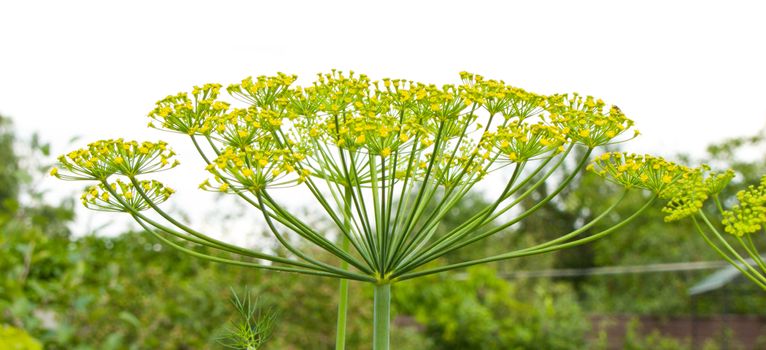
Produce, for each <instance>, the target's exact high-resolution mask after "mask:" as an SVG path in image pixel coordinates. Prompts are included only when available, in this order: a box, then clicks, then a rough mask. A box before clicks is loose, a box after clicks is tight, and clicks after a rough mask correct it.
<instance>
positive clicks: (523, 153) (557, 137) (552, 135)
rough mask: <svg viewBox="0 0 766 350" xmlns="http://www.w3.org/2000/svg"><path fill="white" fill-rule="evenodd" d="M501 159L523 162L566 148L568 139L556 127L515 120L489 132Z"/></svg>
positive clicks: (488, 136)
mask: <svg viewBox="0 0 766 350" xmlns="http://www.w3.org/2000/svg"><path fill="white" fill-rule="evenodd" d="M486 137H487V139H488V140H492V141H491V142H492V143H493V145H494V147H495V148H496V149H497V152H498V154H499V155H500V157H501V159H505V160H507V161H509V162H522V161H526V160H529V159H532V158H535V157H539V156H542V155H545V154H548V153H558V152H562V151H563V150H564V146H563V145H564V143H566V139H565V138H564V136H563V135H562V134H561V132H560V130H559V129H557V128H556V127H553V126H550V125H545V124H543V123H537V124H532V125H529V124H527V123H522V122H520V121H514V122H511V123H509V124H508V125H506V126H501V127H499V128H498V129H497V131H496V132H495V133H488V134H487V136H486Z"/></svg>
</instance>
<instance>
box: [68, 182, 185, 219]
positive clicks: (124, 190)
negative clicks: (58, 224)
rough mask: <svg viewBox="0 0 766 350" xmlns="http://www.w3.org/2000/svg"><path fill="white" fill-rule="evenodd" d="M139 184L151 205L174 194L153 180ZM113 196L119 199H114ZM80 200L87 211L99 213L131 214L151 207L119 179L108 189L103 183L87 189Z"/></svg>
mask: <svg viewBox="0 0 766 350" xmlns="http://www.w3.org/2000/svg"><path fill="white" fill-rule="evenodd" d="M139 184H140V186H141V187H140V190H141V191H142V192H143V193H144V194H145V195H146V197H147V198H148V199H149V200H150V201H151V203H153V204H160V203H162V202H164V201H166V200H168V198H170V195H172V194H173V193H174V192H175V191H173V189H171V188H169V187H165V186H164V185H163V184H162V183H160V182H159V181H155V180H144V181H140V182H139ZM115 195H116V196H117V197H119V198H115ZM81 200H82V204H83V205H84V206H85V207H87V208H88V209H93V210H100V211H113V212H131V211H141V210H146V209H149V208H150V207H151V205H150V204H149V202H147V201H146V200H144V197H143V196H141V194H140V193H139V192H138V189H136V188H135V187H134V186H133V184H132V183H126V182H123V181H122V180H120V179H117V180H116V181H115V182H112V183H110V184H109V189H107V188H106V187H105V185H104V184H103V183H102V184H99V185H96V186H91V187H89V188H88V189H87V190H86V191H85V193H83V195H82V197H81Z"/></svg>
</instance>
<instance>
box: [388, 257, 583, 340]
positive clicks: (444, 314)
mask: <svg viewBox="0 0 766 350" xmlns="http://www.w3.org/2000/svg"><path fill="white" fill-rule="evenodd" d="M394 288H395V292H394V293H393V296H394V305H395V309H396V310H397V311H398V312H399V313H403V314H408V315H413V316H414V317H415V319H416V320H417V321H418V322H420V323H422V324H423V325H425V327H426V332H427V334H428V335H429V336H430V337H431V338H432V339H433V340H434V345H435V346H434V347H433V349H477V350H484V349H532V348H544V349H578V348H582V346H583V345H584V335H585V332H586V331H587V322H586V321H585V319H584V315H583V313H582V310H581V309H580V308H579V307H578V306H577V303H576V300H575V296H574V295H573V294H572V292H571V290H570V289H569V288H567V287H566V286H565V285H563V284H551V283H544V282H543V283H530V284H525V283H511V282H508V281H505V280H503V279H500V278H498V277H497V275H496V274H495V271H494V270H492V269H490V268H487V267H479V268H471V269H469V270H468V271H467V275H466V276H465V279H459V280H455V276H449V275H448V276H429V277H425V278H422V279H418V280H414V281H408V282H406V283H402V284H398V285H395V286H394Z"/></svg>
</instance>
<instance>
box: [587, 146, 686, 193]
mask: <svg viewBox="0 0 766 350" xmlns="http://www.w3.org/2000/svg"><path fill="white" fill-rule="evenodd" d="M588 170H591V171H593V172H594V173H596V174H597V175H599V176H601V177H604V178H606V179H607V180H609V181H612V182H615V183H617V184H620V185H622V186H624V187H626V188H641V189H646V190H649V191H652V192H654V193H656V194H659V195H664V194H665V193H666V191H667V190H668V189H669V188H671V187H672V186H673V185H675V184H676V183H677V182H678V181H680V180H682V179H684V178H685V177H688V176H689V174H690V173H691V172H692V169H690V168H687V167H685V166H682V165H678V164H675V163H672V162H669V161H667V160H665V159H663V158H660V157H654V156H651V155H638V154H629V153H619V152H610V153H604V154H602V155H601V156H599V157H597V158H596V159H595V160H594V161H593V162H592V163H591V164H590V165H588Z"/></svg>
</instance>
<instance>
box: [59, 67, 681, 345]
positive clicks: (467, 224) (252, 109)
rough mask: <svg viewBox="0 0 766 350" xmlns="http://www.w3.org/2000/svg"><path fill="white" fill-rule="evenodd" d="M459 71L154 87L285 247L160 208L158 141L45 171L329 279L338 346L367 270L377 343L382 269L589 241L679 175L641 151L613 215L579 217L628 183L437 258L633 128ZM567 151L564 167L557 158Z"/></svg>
mask: <svg viewBox="0 0 766 350" xmlns="http://www.w3.org/2000/svg"><path fill="white" fill-rule="evenodd" d="M460 77H461V80H462V82H461V83H459V84H455V85H444V86H435V85H432V84H424V83H419V82H414V81H409V80H403V79H382V80H380V81H372V80H371V79H370V78H369V77H368V76H366V75H358V74H354V73H353V72H350V73H349V74H344V73H342V72H340V71H335V70H333V71H332V72H330V73H326V74H319V75H318V76H317V79H316V81H315V82H314V83H313V84H311V85H308V86H303V87H301V86H294V82H295V80H296V77H295V76H291V75H286V74H281V73H280V74H278V75H276V76H260V77H257V78H246V79H244V80H242V81H241V82H240V83H238V84H233V85H231V86H229V87H227V88H226V89H225V90H226V92H227V93H228V95H229V96H230V97H232V98H233V99H229V101H231V102H232V103H230V102H227V101H224V100H223V99H222V98H221V96H220V95H221V89H222V86H221V85H219V84H206V85H204V86H200V87H194V89H193V90H192V91H191V93H179V94H176V95H171V96H168V97H166V98H164V99H162V100H160V101H159V102H157V105H156V108H155V109H154V110H152V111H151V112H150V113H149V117H150V118H151V123H150V124H149V126H150V127H152V128H156V129H160V130H165V131H171V132H175V133H181V134H184V135H187V136H188V138H189V141H190V142H191V143H192V144H193V145H194V147H195V148H196V150H197V151H198V152H199V155H200V157H201V158H202V159H203V160H204V161H205V163H206V164H207V166H206V170H207V171H208V172H209V173H210V178H209V179H208V180H205V181H204V182H203V183H202V184H201V185H200V188H201V189H203V190H207V191H213V192H221V193H226V194H230V195H233V196H237V197H239V198H240V199H241V200H243V201H245V202H246V203H248V204H250V205H251V206H252V207H253V208H254V210H255V211H258V212H259V213H260V214H261V215H262V217H263V218H264V220H265V222H266V225H267V226H268V228H269V230H270V231H271V233H272V234H273V236H274V238H275V239H276V240H278V241H279V243H280V244H281V245H282V246H283V247H284V248H285V249H286V251H287V252H289V254H288V255H286V256H278V255H274V254H270V253H267V252H262V251H258V250H254V249H249V248H247V247H240V246H236V245H233V244H230V243H227V242H223V241H220V240H217V239H215V238H213V237H211V236H210V235H208V234H205V233H203V232H200V231H198V230H196V229H194V228H192V227H190V226H189V225H187V224H184V223H182V222H180V221H179V220H177V219H175V218H174V217H172V216H171V215H169V214H167V213H166V212H165V211H164V210H163V209H162V208H161V207H160V204H161V203H162V202H164V201H166V200H168V198H169V197H170V196H171V195H172V194H173V190H172V189H170V188H168V187H166V186H165V185H164V184H162V183H160V182H158V181H156V180H152V179H145V178H144V177H146V175H148V174H151V173H154V172H158V171H165V170H169V169H171V168H173V167H175V166H176V165H177V164H178V163H177V161H176V160H175V159H174V158H175V157H174V156H175V154H174V153H173V151H172V150H170V149H169V147H168V146H167V144H166V143H164V142H137V141H125V140H122V139H116V140H102V141H97V142H94V143H91V144H89V145H88V146H87V147H86V148H84V149H80V150H76V151H73V152H70V153H68V154H66V155H63V156H61V157H60V158H59V163H60V165H59V167H57V168H54V169H52V171H51V173H52V175H54V176H57V177H59V178H61V179H64V180H82V181H89V182H93V183H94V185H93V186H91V187H89V188H88V189H86V191H85V193H84V194H83V196H82V202H83V204H84V205H85V206H86V207H88V208H91V209H96V210H104V211H113V212H123V213H126V214H127V215H130V216H132V218H133V219H134V220H135V221H136V222H137V223H138V224H139V225H141V226H142V227H143V228H144V229H145V230H146V231H147V232H148V233H149V234H151V235H154V236H155V237H156V238H157V239H159V240H160V241H162V242H163V243H165V244H167V245H169V246H171V247H173V248H175V249H179V250H182V251H184V252H186V253H188V254H190V255H193V256H196V257H198V258H202V259H207V260H211V261H215V262H220V263H225V264H232V265H237V266H242V267H250V268H258V269H264V270H273V271H282V272H291V273H298V274H311V275H318V276H325V277H330V278H337V279H339V280H340V281H341V282H340V296H341V298H340V305H339V312H338V334H337V345H336V348H337V349H343V348H344V336H345V322H346V317H347V315H346V304H347V301H348V289H347V288H348V285H347V283H348V281H350V280H351V281H360V282H365V283H370V284H372V285H373V286H374V300H373V308H374V324H373V327H374V328H373V330H374V332H373V334H374V335H373V338H374V339H373V348H374V349H375V350H384V349H388V348H389V324H390V298H391V285H392V284H394V283H396V282H399V281H403V280H407V279H412V278H417V277H420V276H425V275H430V274H435V273H439V272H443V271H449V270H453V269H458V268H462V267H467V266H471V265H476V264H482V263H488V262H493V261H500V260H505V259H512V258H517V257H523V256H530V255H535V254H541V253H545V252H551V251H555V250H559V249H563V248H567V247H572V246H576V245H580V244H585V243H587V242H590V241H593V240H595V239H598V238H601V237H603V236H606V235H608V234H610V233H612V232H615V231H617V230H618V229H619V228H621V227H623V226H625V225H626V224H627V223H628V222H630V221H631V220H633V219H634V218H636V217H637V216H639V215H641V213H642V212H643V211H645V210H646V209H647V208H649V207H650V206H651V204H652V203H653V202H654V201H655V200H656V198H657V197H658V196H663V194H664V193H666V189H669V188H674V186H676V185H677V183H679V182H682V181H681V180H682V178H683V176H681V175H678V174H677V173H676V172H675V171H676V170H677V168H676V166H675V165H674V164H672V163H668V162H664V161H661V160H655V159H654V158H645V159H640V160H637V161H638V162H639V163H641V164H642V165H644V164H650V165H651V166H650V167H648V168H647V167H645V168H646V169H647V170H646V172H645V173H641V174H640V175H636V176H638V177H637V179H634V180H635V181H638V182H636V183H641V184H646V185H641V186H638V185H633V182H629V183H630V184H631V186H626V187H627V188H626V189H625V191H627V190H629V189H630V188H635V187H639V188H646V189H648V190H650V191H652V192H653V195H651V196H647V197H646V204H644V205H643V206H642V207H641V208H640V209H638V210H637V211H636V212H633V213H628V214H625V215H623V219H622V221H619V222H617V223H615V224H614V225H612V226H610V227H609V228H607V229H605V230H602V231H599V232H590V229H591V228H593V227H594V225H595V224H596V223H597V222H599V221H600V220H602V219H604V218H605V217H607V216H609V215H612V214H614V213H613V211H615V209H616V208H617V207H618V206H619V203H620V201H621V200H622V198H624V194H623V195H622V196H621V197H619V199H618V200H616V201H615V202H614V203H612V204H611V205H610V206H609V207H608V208H607V209H606V210H605V211H604V212H602V213H599V214H598V215H595V216H594V218H593V220H591V221H590V222H586V223H584V224H583V225H582V226H580V227H579V228H578V229H576V230H574V231H572V232H562V233H561V234H560V235H559V236H558V238H555V239H552V240H550V241H547V242H544V243H540V244H536V245H532V246H526V247H519V248H518V249H516V250H513V251H509V252H504V253H502V254H497V255H493V256H486V257H482V258H478V259H473V260H466V261H463V262H458V263H450V264H441V265H440V264H439V262H438V260H437V259H439V258H440V257H442V256H444V255H445V254H449V253H451V252H454V251H456V250H458V249H470V248H471V247H470V245H471V244H472V243H474V242H477V241H479V240H482V239H486V238H488V237H490V236H493V235H496V234H498V233H501V232H503V231H504V230H506V229H507V228H509V227H511V226H513V225H514V224H517V223H519V222H521V221H522V220H524V219H525V218H526V217H528V216H530V215H532V214H533V213H534V212H535V211H536V210H538V209H539V208H541V207H542V206H543V205H545V204H546V203H548V202H549V201H551V200H552V199H553V198H555V197H556V196H557V195H558V194H559V193H560V192H561V191H562V190H564V189H565V188H566V186H568V185H569V184H570V183H571V182H572V181H573V180H574V179H575V178H576V177H577V176H578V174H579V173H580V172H581V170H582V168H583V167H585V165H586V164H587V162H588V160H589V159H590V157H591V154H592V152H593V151H594V150H595V149H596V148H598V147H601V146H604V145H609V144H613V143H617V142H623V141H626V140H629V139H631V138H633V137H635V136H636V135H638V132H637V131H635V130H631V128H632V126H633V122H632V121H631V120H630V119H628V118H627V117H626V116H625V115H624V114H623V112H622V111H621V110H620V109H619V108H617V107H616V106H609V105H607V104H606V103H604V102H603V101H602V100H600V99H597V98H594V97H591V96H581V95H578V94H555V95H550V96H545V95H540V94H535V93H532V92H529V91H526V90H523V89H520V88H517V87H513V86H510V85H508V84H506V83H504V82H503V81H497V80H489V79H485V78H483V77H482V76H480V75H476V74H471V73H466V72H463V73H461V74H460ZM233 103H236V104H237V105H236V106H234V105H233ZM575 149H580V150H581V151H574V150H575ZM599 159H600V160H599V161H598V162H597V163H596V164H597V165H598V166H599V169H600V170H599V171H600V172H601V173H604V172H607V173H609V172H610V171H612V168H613V167H615V166H617V167H621V166H622V165H623V164H620V165H617V164H616V163H614V164H613V163H610V160H611V159H613V158H603V157H602V158H599ZM615 159H616V158H615ZM566 162H572V163H574V164H576V167H574V168H573V169H571V170H568V171H567V170H563V168H565V167H562V164H565V163H566ZM500 169H507V171H498V170H500ZM620 169H621V168H620ZM642 169H643V168H642ZM556 173H562V174H561V175H560V176H559V177H560V181H557V182H555V183H554V184H553V189H552V190H551V191H550V192H549V193H548V195H547V196H545V197H544V198H540V199H539V201H538V202H537V203H536V204H535V205H533V206H532V207H530V208H529V209H527V210H524V211H521V210H514V208H516V207H517V205H518V204H519V203H520V202H521V201H522V200H524V199H526V198H528V197H529V196H530V194H532V193H533V192H534V191H535V189H537V188H539V187H540V186H545V185H546V183H547V182H553V181H550V179H551V178H552V176H553V175H554V174H556ZM610 174H611V173H610ZM613 175H614V174H613ZM489 176H493V177H495V179H497V181H501V182H502V184H503V185H502V186H500V187H497V188H495V189H493V190H492V191H491V195H492V196H493V198H492V200H491V201H490V203H489V204H488V205H486V206H484V207H482V208H475V209H476V210H475V213H474V214H472V215H470V216H469V217H465V218H464V219H463V220H462V223H461V224H460V225H458V226H457V227H454V228H452V229H451V230H449V231H448V232H446V233H439V234H437V228H439V225H440V222H441V220H442V218H444V217H445V216H446V215H449V214H450V210H451V209H452V208H453V207H455V206H456V205H457V204H458V203H460V201H461V199H463V198H464V197H465V196H466V195H467V194H468V193H469V192H471V191H472V190H475V187H476V185H477V184H478V183H480V182H481V181H482V180H484V179H486V178H487V177H489ZM644 177H646V178H644ZM616 179H618V182H620V181H622V179H624V177H620V176H616ZM634 180H631V181H634ZM684 183H685V182H684ZM291 186H301V187H303V188H304V189H305V190H306V191H307V193H310V196H311V197H313V200H314V202H315V203H316V205H317V206H318V207H319V208H320V209H321V210H322V212H323V214H324V215H326V217H327V218H328V219H329V220H330V221H331V222H332V223H333V225H334V226H335V227H336V229H335V230H333V232H320V231H319V230H317V229H316V228H314V227H312V226H311V225H309V224H307V221H306V220H304V219H302V218H300V217H298V216H297V215H295V214H294V213H292V212H290V210H288V209H287V208H285V206H284V205H283V204H281V203H280V201H279V200H278V199H279V189H280V188H284V187H291ZM147 211H150V212H154V213H155V215H147V214H145V213H146V212H147ZM509 216H510V218H509ZM288 234H289V235H291V237H292V238H294V237H299V238H300V243H295V241H294V239H291V238H290V237H288V236H287V235H288ZM179 240H184V241H189V242H192V243H195V244H198V245H199V246H205V247H207V248H210V249H213V250H214V251H218V252H220V253H221V254H219V255H216V254H203V253H201V252H198V251H196V250H194V249H190V248H186V247H184V246H181V245H179V244H177V242H178V241H179ZM307 248H312V249H313V248H319V249H321V250H324V251H326V252H327V253H329V254H330V255H331V256H332V257H333V260H332V261H328V260H327V259H324V260H320V259H318V258H316V257H313V256H312V255H311V253H309V251H310V249H307ZM232 254H234V255H239V256H241V258H239V259H237V258H232V257H231V256H232Z"/></svg>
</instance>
